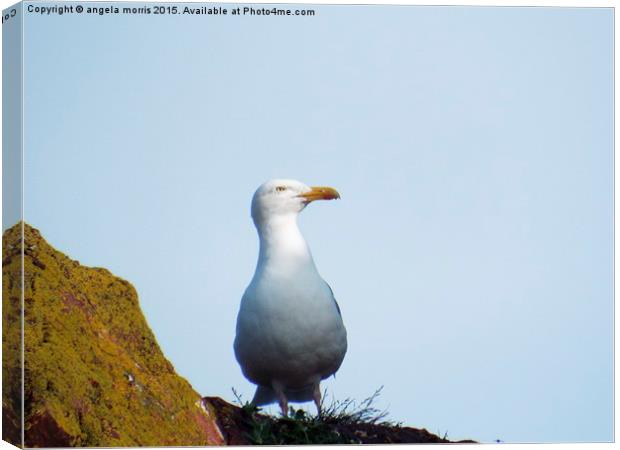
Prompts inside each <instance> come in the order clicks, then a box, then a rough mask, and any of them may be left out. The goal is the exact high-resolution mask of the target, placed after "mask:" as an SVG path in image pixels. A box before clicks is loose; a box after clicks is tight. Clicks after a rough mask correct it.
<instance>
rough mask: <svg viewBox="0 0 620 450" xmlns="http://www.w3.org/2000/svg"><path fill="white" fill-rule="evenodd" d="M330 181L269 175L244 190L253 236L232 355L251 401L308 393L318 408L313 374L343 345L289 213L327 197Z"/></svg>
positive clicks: (337, 319) (326, 372)
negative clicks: (256, 243) (253, 257)
mask: <svg viewBox="0 0 620 450" xmlns="http://www.w3.org/2000/svg"><path fill="white" fill-rule="evenodd" d="M337 198H340V194H338V192H337V191H336V190H335V189H333V188H330V187H308V186H306V185H305V184H303V183H301V182H299V181H295V180H271V181H268V182H266V183H264V184H263V185H261V186H260V187H259V188H258V189H257V190H256V192H255V193H254V197H253V198H252V219H253V220H254V224H255V225H256V229H257V231H258V237H259V239H260V251H259V254H258V263H257V265H256V271H255V272H254V277H253V278H252V281H251V282H250V285H249V286H248V287H247V289H246V290H245V293H244V294H243V298H242V299H241V307H240V309H239V315H238V316H237V335H236V337H235V344H234V348H235V356H236V357H237V361H238V362H239V365H240V366H241V370H242V371H243V374H244V375H245V377H246V378H247V379H248V380H250V381H251V382H252V383H254V384H256V385H258V386H257V388H256V394H254V399H253V400H252V403H253V404H255V405H258V406H260V405H267V404H270V403H274V402H276V401H277V402H278V403H279V404H280V408H281V410H282V414H283V415H287V411H288V402H289V401H294V402H306V401H312V400H314V403H315V404H316V407H317V410H318V412H319V414H320V412H321V389H320V382H321V380H323V379H325V378H327V377H329V376H331V375H333V374H335V373H336V371H337V370H338V368H339V367H340V364H342V360H343V359H344V355H345V353H346V351H347V332H346V330H345V328H344V324H343V322H342V317H341V315H340V308H339V307H338V304H337V303H336V300H335V299H334V294H333V292H332V290H331V288H330V287H329V285H328V284H327V283H326V282H325V281H324V280H323V279H322V278H321V276H320V275H319V272H318V271H317V269H316V266H315V265H314V260H313V259H312V254H311V253H310V248H309V247H308V244H307V243H306V240H305V239H304V237H303V235H302V234H301V231H299V227H298V226H297V216H298V215H299V213H300V212H301V211H302V210H303V209H304V208H305V207H306V206H307V205H308V204H309V203H310V202H313V201H314V200H333V199H337Z"/></svg>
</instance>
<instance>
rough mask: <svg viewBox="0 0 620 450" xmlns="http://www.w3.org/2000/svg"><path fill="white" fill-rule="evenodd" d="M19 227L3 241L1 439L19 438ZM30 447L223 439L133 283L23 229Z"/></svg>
mask: <svg viewBox="0 0 620 450" xmlns="http://www.w3.org/2000/svg"><path fill="white" fill-rule="evenodd" d="M20 229H21V224H18V225H16V226H14V227H13V228H10V229H8V230H7V231H5V232H4V234H3V240H2V259H3V261H2V276H3V292H2V294H3V295H2V301H3V308H2V309H3V317H2V319H3V380H4V389H3V398H2V409H3V418H4V419H5V420H3V422H4V423H3V425H4V426H3V439H5V440H8V441H9V442H11V443H13V444H15V445H19V444H20V443H21V442H20V441H21V437H20V435H21V430H20V425H19V424H20V423H21V409H20V408H21V400H20V391H21V370H20V356H19V355H20V352H19V346H20V342H19V336H20V307H19V305H20V297H19V286H20V285H21V276H20V274H21V249H22V236H21V230H20ZM24 237H25V243H24V275H25V277H24V300H25V301H24V305H25V307H24V319H25V321H24V338H25V344H26V345H25V348H24V355H25V372H24V377H25V386H24V387H25V397H26V398H25V411H24V413H25V414H24V418H25V445H26V446H27V447H50V446H53V447H66V446H92V447H96V446H106V447H116V446H162V445H166V446H187V445H214V444H222V443H224V440H223V437H222V435H221V433H220V431H219V429H218V427H217V425H216V423H215V418H214V417H213V416H212V415H211V413H210V412H209V411H208V410H206V409H205V408H204V407H203V405H202V401H201V396H200V395H199V394H198V393H197V392H196V391H194V390H193V389H192V387H191V386H190V384H189V383H188V382H187V381H186V380H185V379H183V378H182V377H180V376H179V375H177V374H176V372H175V371H174V368H173V367H172V364H170V362H169V361H168V360H167V359H166V358H165V357H164V355H163V354H162V352H161V350H160V348H159V345H158V344H157V341H156V339H155V337H154V335H153V333H152V332H151V330H150V328H149V326H148V325H147V323H146V321H145V319H144V316H143V314H142V311H141V310H140V306H139V304H138V295H137V294H136V291H135V289H134V288H133V286H132V285H131V284H130V283H128V282H127V281H125V280H122V279H120V278H118V277H116V276H114V275H112V274H111V273H110V272H109V271H107V270H106V269H100V268H89V267H84V266H81V265H80V264H79V263H78V262H77V261H73V260H71V259H69V258H68V257H67V256H65V255H63V254H62V253H60V252H59V251H57V250H55V249H54V248H52V247H51V246H50V245H49V244H48V243H47V242H45V240H44V239H43V238H42V237H41V235H40V233H39V232H38V231H37V230H36V229H34V228H32V227H30V226H28V225H24Z"/></svg>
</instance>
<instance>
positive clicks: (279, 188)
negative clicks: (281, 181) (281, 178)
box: [276, 186, 286, 192]
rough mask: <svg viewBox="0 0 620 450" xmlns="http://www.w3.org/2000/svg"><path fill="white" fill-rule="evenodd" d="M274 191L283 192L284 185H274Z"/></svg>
mask: <svg viewBox="0 0 620 450" xmlns="http://www.w3.org/2000/svg"><path fill="white" fill-rule="evenodd" d="M276 191H277V192H284V191H286V186H276Z"/></svg>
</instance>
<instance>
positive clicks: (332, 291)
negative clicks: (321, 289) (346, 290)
mask: <svg viewBox="0 0 620 450" xmlns="http://www.w3.org/2000/svg"><path fill="white" fill-rule="evenodd" d="M325 284H327V287H328V288H329V292H331V293H332V298H333V299H334V303H335V304H336V310H338V315H339V316H340V317H342V313H341V312H340V306H338V302H337V301H336V297H335V296H334V290H333V289H332V287H331V286H330V285H329V283H327V282H325Z"/></svg>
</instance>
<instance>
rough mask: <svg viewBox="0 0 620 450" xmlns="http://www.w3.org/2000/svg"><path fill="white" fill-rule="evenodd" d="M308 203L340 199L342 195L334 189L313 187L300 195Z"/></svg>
mask: <svg viewBox="0 0 620 450" xmlns="http://www.w3.org/2000/svg"><path fill="white" fill-rule="evenodd" d="M299 196H300V197H303V198H304V199H305V200H306V201H307V202H308V203H310V202H313V201H315V200H334V199H337V198H340V194H339V193H338V191H337V190H336V189H334V188H331V187H327V186H312V187H311V188H310V190H309V191H308V192H305V193H303V194H299Z"/></svg>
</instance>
